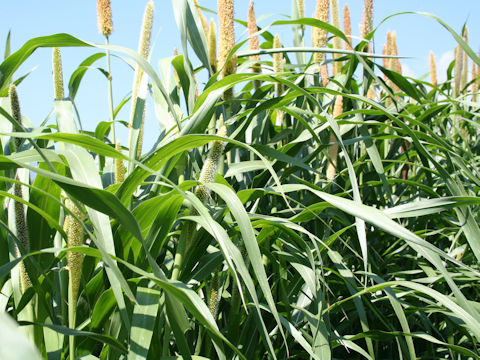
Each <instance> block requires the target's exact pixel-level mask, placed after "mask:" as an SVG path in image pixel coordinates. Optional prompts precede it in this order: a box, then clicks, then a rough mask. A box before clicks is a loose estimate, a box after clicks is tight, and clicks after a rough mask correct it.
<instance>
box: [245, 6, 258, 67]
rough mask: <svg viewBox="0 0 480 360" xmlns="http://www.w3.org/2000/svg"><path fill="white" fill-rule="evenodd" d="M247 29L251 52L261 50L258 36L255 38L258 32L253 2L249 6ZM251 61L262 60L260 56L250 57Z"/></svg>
mask: <svg viewBox="0 0 480 360" xmlns="http://www.w3.org/2000/svg"><path fill="white" fill-rule="evenodd" d="M247 20H248V21H247V27H248V36H249V37H250V38H249V39H248V42H249V50H250V51H257V50H259V49H260V46H259V45H258V36H256V35H255V36H253V34H255V33H256V32H258V26H257V20H256V18H255V10H254V8H253V1H250V4H249V5H248V17H247ZM250 60H260V55H250Z"/></svg>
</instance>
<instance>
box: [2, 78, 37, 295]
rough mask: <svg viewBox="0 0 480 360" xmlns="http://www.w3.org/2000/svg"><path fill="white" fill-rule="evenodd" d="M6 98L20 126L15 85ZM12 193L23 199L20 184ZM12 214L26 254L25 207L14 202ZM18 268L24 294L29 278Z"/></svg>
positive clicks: (17, 253) (18, 237)
mask: <svg viewBox="0 0 480 360" xmlns="http://www.w3.org/2000/svg"><path fill="white" fill-rule="evenodd" d="M8 96H9V98H10V104H11V108H12V117H13V119H14V120H15V121H16V122H17V123H19V124H22V114H21V112H20V102H19V101H18V94H17V87H16V86H15V84H13V83H12V84H11V85H10V87H9V89H8ZM21 144H22V139H21V138H15V151H18V148H19V147H20V145H21ZM15 180H17V181H20V179H19V176H18V174H17V175H16V176H15ZM13 193H14V195H15V196H17V197H18V198H20V199H23V198H24V196H23V186H22V185H21V184H17V183H15V184H14V185H13ZM14 212H15V225H16V226H15V227H16V234H15V235H16V236H17V239H18V240H19V241H20V244H22V246H23V248H24V249H25V251H26V252H29V251H30V236H29V232H28V226H27V220H26V217H25V206H24V205H23V204H22V203H21V202H19V201H14ZM15 255H16V256H17V257H20V256H21V254H20V250H19V248H18V246H15ZM19 267H20V287H21V290H22V292H25V290H27V289H28V288H29V287H30V286H32V283H31V281H30V278H29V277H28V273H27V271H26V269H25V264H24V263H23V261H22V262H21V263H20V265H19Z"/></svg>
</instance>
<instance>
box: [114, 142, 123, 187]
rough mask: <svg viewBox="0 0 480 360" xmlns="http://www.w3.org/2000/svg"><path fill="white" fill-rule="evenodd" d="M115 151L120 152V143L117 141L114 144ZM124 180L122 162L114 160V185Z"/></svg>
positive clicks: (117, 159)
mask: <svg viewBox="0 0 480 360" xmlns="http://www.w3.org/2000/svg"><path fill="white" fill-rule="evenodd" d="M115 150H117V151H119V152H122V146H121V145H120V141H118V140H117V143H116V144H115ZM123 180H125V166H123V160H122V159H119V158H115V180H114V181H115V184H119V183H121V182H123Z"/></svg>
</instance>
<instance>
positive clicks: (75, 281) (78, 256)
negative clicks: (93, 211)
mask: <svg viewBox="0 0 480 360" xmlns="http://www.w3.org/2000/svg"><path fill="white" fill-rule="evenodd" d="M65 206H66V207H67V209H68V210H70V211H71V212H72V214H73V215H75V216H76V217H77V218H79V219H82V217H83V214H82V212H81V211H80V209H79V208H77V207H76V206H75V204H74V203H73V202H72V201H71V200H70V199H69V198H67V199H66V200H65ZM63 227H64V230H65V232H66V234H67V247H69V248H71V247H75V246H81V245H83V234H84V232H83V226H82V224H81V223H80V222H79V221H78V220H77V219H75V217H73V216H72V215H70V214H68V215H67V216H66V217H65V223H64V225H63ZM67 266H68V270H69V272H70V281H71V284H70V286H71V289H72V299H71V301H73V308H75V307H76V304H77V300H78V293H79V289H80V280H81V278H82V266H83V254H82V253H79V252H73V251H69V252H67Z"/></svg>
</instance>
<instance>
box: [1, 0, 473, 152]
mask: <svg viewBox="0 0 480 360" xmlns="http://www.w3.org/2000/svg"><path fill="white" fill-rule="evenodd" d="M173 1H175V0H173ZM199 2H200V5H201V6H203V7H206V8H209V9H212V10H216V4H217V1H216V0H199ZM146 3H147V0H135V1H125V0H112V12H113V22H114V32H113V34H112V36H111V38H110V42H111V44H115V45H121V46H125V47H128V48H131V49H136V48H137V41H138V34H139V29H140V25H141V21H142V16H143V10H144V7H145V5H146ZM248 3H249V1H248V0H236V2H235V16H236V17H237V18H239V19H242V20H246V13H247V8H248ZM339 3H340V8H341V9H343V6H344V4H345V3H347V4H348V5H349V6H350V11H351V14H352V32H353V35H358V34H359V27H358V24H359V23H360V18H361V12H362V6H363V1H361V0H339ZM291 4H292V1H291V0H275V1H272V0H257V1H255V9H256V15H257V18H259V17H261V16H262V15H270V16H268V17H266V18H264V19H263V20H261V21H260V22H259V25H260V26H262V27H264V26H266V25H268V24H270V23H271V22H273V21H274V20H278V19H285V18H286V16H288V15H289V14H290V12H291ZM305 4H306V7H307V8H306V15H308V16H311V15H312V14H313V11H314V6H315V0H305ZM403 11H423V12H429V13H433V14H435V15H437V16H439V17H440V18H442V19H443V20H444V21H446V22H447V23H448V24H449V25H450V26H452V27H453V28H454V29H455V30H456V31H457V32H460V30H461V28H462V26H463V24H464V23H465V22H466V23H467V25H468V27H469V35H470V45H471V46H472V48H473V49H474V50H476V49H478V47H479V45H480V41H479V40H480V38H479V37H480V21H479V16H480V1H477V0H457V1H455V2H452V1H450V0H402V1H389V0H377V1H374V25H375V26H376V25H377V24H379V22H380V21H381V20H382V19H384V18H385V17H387V16H388V15H392V14H395V13H398V12H403ZM206 15H207V17H208V18H210V17H213V16H214V15H213V14H208V13H206ZM9 30H11V31H12V51H15V50H17V49H18V48H19V47H20V46H22V44H23V43H25V42H26V41H27V40H29V39H31V38H34V37H38V36H44V35H51V34H55V33H60V32H65V33H69V34H71V35H73V36H76V37H79V38H80V39H84V40H87V41H91V42H97V43H103V41H104V40H103V37H102V36H101V35H100V34H99V33H98V30H97V19H96V1H95V0H89V1H59V0H44V1H31V0H30V1H27V0H17V1H4V2H3V4H2V21H1V22H0V51H3V49H2V47H3V45H1V44H2V43H4V40H2V39H6V36H7V33H8V31H9ZM389 30H396V32H397V41H398V48H399V53H400V55H404V56H412V57H414V58H413V59H409V60H403V61H402V65H403V68H404V71H405V73H406V74H407V75H410V74H412V75H416V76H420V75H423V74H425V73H426V72H427V71H428V54H429V52H430V50H432V51H433V52H434V53H435V56H436V58H437V62H439V64H438V66H439V68H440V70H439V71H444V70H445V66H446V65H448V62H449V61H450V59H451V57H452V56H453V48H454V46H455V41H454V39H453V38H452V37H451V35H450V34H449V33H448V32H447V31H446V30H445V29H444V28H443V27H442V26H440V25H439V24H438V23H437V22H436V21H434V20H432V19H429V18H424V17H422V16H419V15H400V16H397V17H394V18H391V19H389V20H387V21H386V22H385V23H383V24H382V25H381V27H380V29H379V31H378V33H377V35H376V38H375V47H376V50H377V52H379V51H381V49H382V46H383V43H384V41H385V34H386V32H387V31H389ZM270 31H271V32H273V33H276V32H278V33H279V34H280V37H281V38H282V43H284V45H291V29H290V27H289V26H284V27H278V26H277V27H275V28H272V29H270ZM236 37H237V41H238V40H242V39H245V37H246V34H245V30H244V28H243V27H242V26H240V25H237V27H236ZM175 46H177V47H178V48H181V44H180V39H179V35H178V31H177V27H176V24H175V19H174V16H173V9H172V1H169V0H155V20H154V32H153V47H154V51H153V54H152V58H151V59H152V60H151V63H152V65H153V66H154V67H155V68H157V64H158V60H159V59H161V58H164V57H168V56H171V55H172V52H173V48H174V47H175ZM93 52H95V50H92V49H87V48H66V49H62V57H63V61H64V77H65V82H67V81H68V79H69V77H70V75H71V73H72V72H73V71H74V70H75V69H76V67H77V66H78V65H79V64H80V62H81V61H83V60H84V59H85V58H86V57H88V56H89V55H91V54H92V53H93ZM112 62H113V71H112V72H113V81H114V97H115V100H114V101H115V103H118V102H119V101H120V100H121V99H122V98H123V97H124V96H125V95H126V94H127V93H128V92H129V91H130V89H131V85H132V79H133V71H132V70H131V69H130V68H129V67H128V66H127V65H125V64H124V63H123V62H122V61H121V60H118V59H113V60H112ZM96 66H98V67H105V63H104V59H102V60H100V61H99V62H98V63H96ZM32 68H35V70H34V71H33V73H32V74H30V76H29V77H28V78H27V79H26V80H25V81H24V82H23V83H22V84H20V86H19V89H18V91H19V95H20V102H21V106H22V113H23V115H24V116H27V117H28V118H29V119H30V120H31V121H32V123H33V124H34V125H39V124H40V123H41V122H42V121H43V119H44V118H45V117H46V116H47V114H48V113H49V111H50V110H51V108H52V99H53V85H52V80H51V50H50V49H39V50H37V51H36V52H35V53H34V54H33V55H32V56H31V57H30V58H29V59H28V60H27V61H26V62H25V64H24V65H23V66H22V67H21V68H20V69H19V70H18V71H17V73H16V74H15V78H17V77H19V76H21V75H23V74H24V73H25V72H28V71H29V70H31V69H32ZM439 77H442V75H441V74H439ZM106 86H107V84H106V81H105V78H104V76H103V75H102V74H101V73H100V72H99V71H95V70H91V71H89V72H87V75H86V76H85V78H84V80H83V83H82V85H81V87H80V90H79V93H78V95H77V105H78V107H79V111H80V114H81V116H82V120H83V122H84V127H85V128H86V129H88V130H94V129H95V126H96V124H97V123H98V122H99V121H102V120H107V119H108V106H107V98H106V94H107V93H106ZM147 101H149V100H147ZM150 103H151V100H150ZM127 109H129V106H127ZM127 117H128V111H124V112H122V113H121V114H120V119H122V120H128V119H127ZM146 126H147V129H148V130H147V131H146V133H147V134H149V135H148V136H147V138H146V142H145V145H146V148H145V150H146V149H148V147H149V146H151V145H152V144H153V142H154V140H155V139H156V136H157V135H158V125H157V121H156V119H155V114H154V111H153V108H152V107H151V106H149V107H148V112H147V120H146ZM117 129H118V131H119V135H120V139H121V140H122V143H123V144H124V145H125V144H126V136H127V135H126V134H127V132H126V130H122V129H121V127H117Z"/></svg>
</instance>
